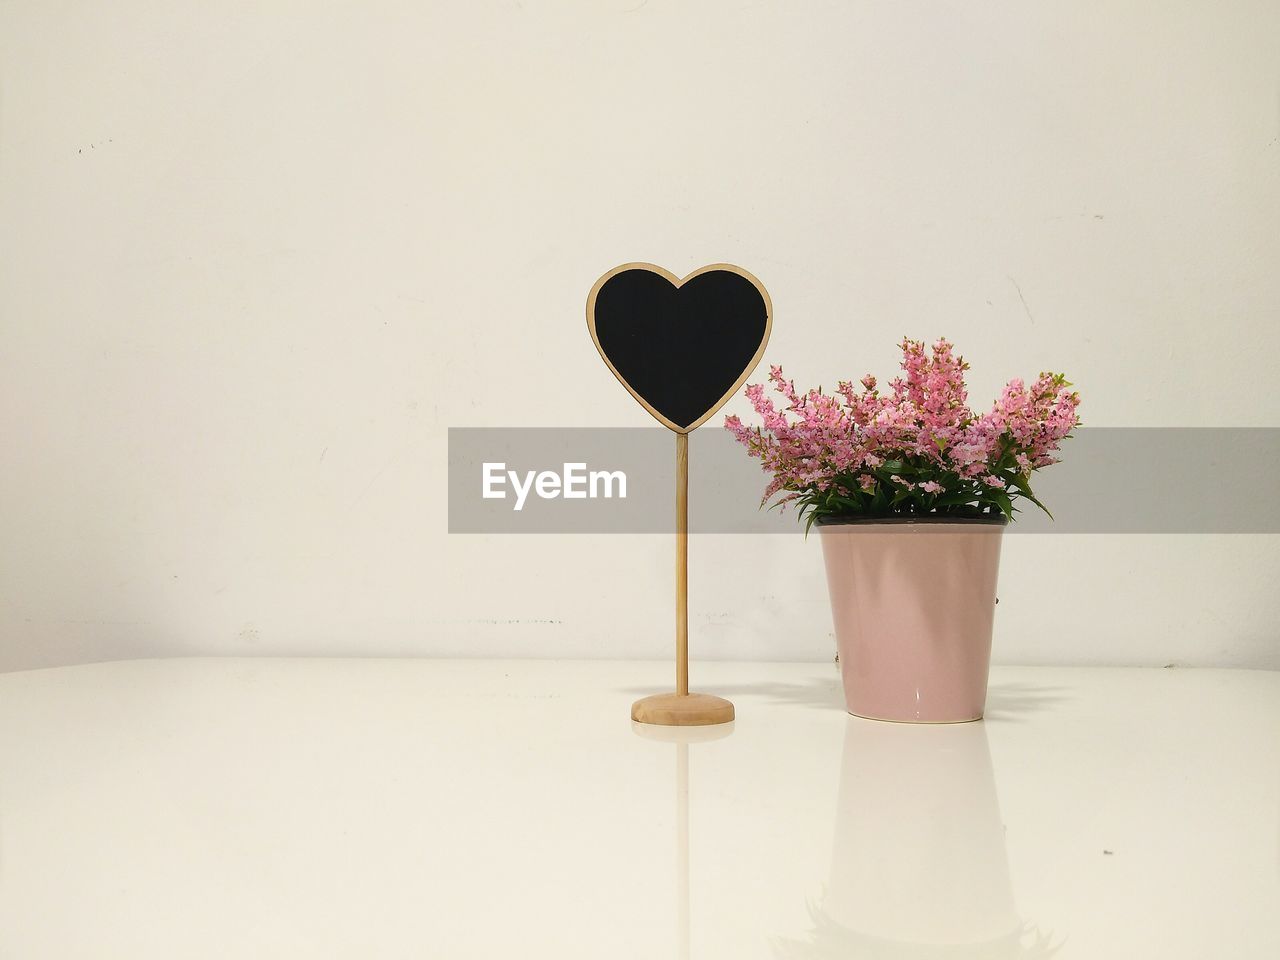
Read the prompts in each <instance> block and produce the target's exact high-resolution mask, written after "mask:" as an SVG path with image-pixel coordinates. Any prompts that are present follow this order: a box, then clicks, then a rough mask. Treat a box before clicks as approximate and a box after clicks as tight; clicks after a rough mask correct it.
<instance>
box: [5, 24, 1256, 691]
mask: <svg viewBox="0 0 1280 960" xmlns="http://www.w3.org/2000/svg"><path fill="white" fill-rule="evenodd" d="M1278 30H1280V5H1277V4H1276V3H1274V2H1272V0H1257V2H1245V0H1229V2H1215V0H1196V2H1189V0H1177V2H1169V3H1163V4H1159V5H1152V4H1149V3H1137V2H1132V0H1122V2H1116V0H1087V2H1071V3H1066V2H1062V3H1036V4H1029V3H1025V2H1023V0H1000V2H987V3H981V4H975V3H970V2H929V3H923V2H915V3H872V2H828V3H812V2H804V3H801V2H794V0H793V2H781V0H776V2H767V3H761V2H754V3H749V2H746V0H738V2H714V3H713V2H699V3H688V2H684V3H680V2H677V0H650V2H647V3H646V2H644V0H595V2H587V0H582V2H576V3H567V2H561V3H540V2H536V0H524V2H516V0H513V2H505V3H498V2H489V0H486V2H467V3H463V2H455V3H443V2H435V3H423V2H404V3H391V2H361V3H356V2H350V3H317V2H300V0H298V2H283V0H266V2H261V0H256V2H241V3H231V2H225V0H224V2H220V3H216V4H201V3H195V2H186V3H165V2H159V0H156V2H141V0H126V2H117V3H112V4H99V3H92V2H87V0H82V2H77V3H62V4H50V3H46V2H43V0H4V2H2V3H0V84H2V86H0V324H2V329H0V334H2V339H0V391H2V394H0V425H2V426H0V429H2V431H3V433H2V439H3V470H2V471H0V543H2V547H0V669H15V668H21V667H25V666H32V665H42V664H52V663H65V662H74V661H78V660H96V659H108V658H114V657H133V656H156V655H189V654H215V653H217V654H375V655H385V654H404V655H450V656H454V655H464V656H466V655H477V656H488V655H493V656H541V657H551V656H627V657H660V656H665V655H666V654H667V652H668V648H669V644H670V636H671V626H670V623H671V613H670V605H671V599H670V597H671V590H670V582H669V577H670V550H671V547H670V543H669V541H668V540H667V539H666V538H658V537H616V538H602V537H590V538H571V537H559V538H558V537H536V538H523V539H522V538H516V537H507V538H502V537H471V538H467V537H450V536H448V535H447V534H446V532H445V502H444V489H445V471H444V457H445V431H446V428H447V427H449V426H467V425H472V426H479V425H503V426H512V425H552V426H560V425H590V426H598V425H638V424H642V423H644V422H645V415H644V414H643V412H642V411H641V410H640V409H639V408H638V407H637V406H636V405H635V404H634V402H633V401H632V400H631V399H630V398H629V397H628V396H627V395H626V393H625V392H624V391H622V390H621V389H620V388H618V387H617V385H616V384H615V383H614V381H613V379H612V378H611V377H610V376H609V375H608V373H607V372H606V371H605V370H604V368H603V366H602V365H601V363H600V361H599V359H598V358H597V356H596V354H595V351H594V349H593V348H592V345H591V342H590V340H589V339H588V337H587V334H586V330H585V328H584V324H583V321H582V308H583V301H584V299H585V296H586V293H587V290H588V288H589V287H590V285H591V283H592V282H593V281H594V280H595V278H596V277H597V276H598V275H599V274H600V273H601V272H603V271H604V270H605V269H607V268H608V267H610V266H612V265H614V264H615V263H618V262H621V261H624V260H629V259H646V260H653V261H657V262H659V263H662V264H664V265H666V266H668V267H669V268H671V269H672V270H674V271H676V272H677V273H684V272H687V271H688V270H691V269H693V268H695V267H697V266H700V265H702V264H704V263H707V262H711V261H717V260H729V261H733V262H737V263H740V264H742V265H744V266H746V267H748V268H749V269H751V270H753V271H754V272H756V273H757V274H758V275H759V276H760V277H761V278H762V279H763V280H764V282H765V283H766V284H767V286H768V287H769V289H770V291H771V293H772V296H773V301H774V304H775V307H776V320H775V325H774V336H773V340H772V342H771V343H770V346H769V349H768V353H767V356H766V362H772V363H777V362H781V363H784V364H785V365H786V367H787V369H788V372H789V373H790V374H792V375H793V376H795V377H796V378H797V379H798V380H800V381H802V382H804V383H818V382H825V383H828V384H829V383H832V382H834V381H835V380H836V379H838V378H840V377H845V376H860V375H861V374H862V373H864V372H866V371H868V370H875V371H877V372H879V373H881V374H887V373H889V372H891V369H892V364H893V362H894V355H895V354H894V349H893V343H894V342H895V341H896V340H897V339H898V338H900V337H901V335H902V334H903V333H910V334H912V335H915V336H920V337H926V338H932V337H935V336H937V335H941V334H945V335H947V336H949V337H951V338H952V339H953V340H955V341H956V342H957V343H958V344H959V345H960V347H961V349H962V352H964V353H965V354H966V355H967V356H968V357H969V359H970V361H971V362H972V364H973V381H972V382H973V386H974V392H975V394H976V395H977V396H978V397H983V396H985V395H988V394H991V393H993V392H994V390H995V389H996V387H997V386H998V384H999V383H1000V382H1002V381H1003V379H1005V378H1007V377H1009V376H1012V375H1015V374H1035V373H1036V372H1038V371H1039V370H1040V369H1042V368H1045V367H1053V368H1061V369H1063V370H1065V371H1066V372H1067V373H1068V374H1069V375H1070V376H1071V378H1072V379H1073V380H1074V381H1075V382H1076V383H1077V384H1078V385H1079V388H1080V390H1081V391H1082V393H1083V395H1084V399H1085V406H1084V408H1083V414H1084V416H1085V418H1086V420H1087V422H1088V423H1091V424H1095V425H1107V426H1157V425H1170V426H1172V425H1182V426H1212V425H1249V426H1271V425H1280V394H1278V393H1277V391H1276V390H1275V389H1274V386H1273V372H1274V369H1275V356H1276V352H1277V348H1280V327H1278V326H1277V323H1276V320H1277V307H1280V271H1277V269H1276V267H1277V263H1280V231H1278V230H1277V226H1278V225H1280V218H1278V216H1277V215H1278V214H1280V68H1277V59H1276V55H1277V47H1276V38H1277V36H1280V32H1278ZM495 271H501V274H502V276H501V278H499V279H495ZM729 409H737V410H739V412H742V404H741V402H740V401H735V404H734V406H732V407H730V408H729ZM1206 481H1207V482H1211V478H1206ZM1259 482H1260V483H1269V484H1275V482H1276V479H1275V478H1274V477H1261V478H1259ZM699 495H705V493H700V492H699V491H694V497H695V504H696V498H697V497H698V496H699ZM1131 495H1133V496H1141V495H1142V491H1140V490H1138V491H1133V492H1132V494H1131ZM1278 560H1280V554H1278V551H1277V538H1274V537H1261V536H1259V537H1235V538H1231V537H1181V538H1179V537H1066V536H1046V537H1029V536H1028V537H1015V538H1010V540H1009V542H1008V543H1007V549H1006V554H1005V565H1004V571H1003V580H1002V586H1001V597H1002V603H1001V607H1000V616H999V624H998V628H997V629H998V636H997V653H996V656H997V658H998V659H1000V660H1002V661H1004V662H1065V663H1085V662H1088V663H1093V662H1104V663H1169V662H1177V663H1182V664H1239V665H1258V666H1270V667H1278V666H1280V654H1278V653H1277V649H1278V645H1277V643H1276V637H1277V629H1278V628H1277V626H1276V624H1277V620H1278V618H1277V614H1278V613H1280V604H1278V602H1277V600H1276V599H1275V591H1274V582H1275V575H1276V572H1277V569H1278V567H1280V564H1278ZM692 563H693V569H692V589H693V594H692V615H693V623H694V640H693V643H694V654H695V656H709V657H749V658H769V659H785V658H794V659H801V658H819V657H821V658H825V657H828V656H830V653H831V640H830V638H829V635H830V626H829V620H828V613H827V609H826V599H825V586H824V584H823V582H822V572H821V560H820V557H819V556H818V547H817V544H816V543H815V542H813V541H810V542H808V543H806V542H804V541H803V540H801V539H800V538H799V537H769V538H759V539H754V538H751V539H747V538H738V539H735V538H731V537H724V538H710V537H709V538H702V539H699V540H698V541H696V542H695V543H694V546H693V558H692Z"/></svg>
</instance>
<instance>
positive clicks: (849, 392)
mask: <svg viewBox="0 0 1280 960" xmlns="http://www.w3.org/2000/svg"><path fill="white" fill-rule="evenodd" d="M900 347H901V350H902V370H903V374H902V375H901V376H899V377H896V378H895V379H894V380H893V381H892V382H890V384H889V389H888V391H887V392H885V393H881V392H880V390H879V389H878V386H877V382H876V378H875V377H873V376H866V377H864V378H863V379H862V381H861V389H860V390H859V389H857V388H855V387H854V385H853V384H852V383H849V382H847V381H842V382H841V383H840V384H839V385H838V386H837V387H836V390H835V392H834V393H824V392H823V391H822V390H821V389H815V390H810V391H808V392H807V393H803V394H801V393H798V392H797V391H796V389H795V384H794V383H793V382H792V381H790V380H787V379H785V378H784V377H783V374H782V368H781V367H776V366H775V367H772V368H771V370H770V373H769V380H770V381H771V383H772V384H773V388H774V390H776V391H777V393H778V394H779V395H780V396H781V399H782V401H783V402H782V404H781V408H779V406H777V405H775V403H774V401H773V400H772V399H770V398H769V397H768V396H766V394H765V388H764V386H763V385H761V384H752V385H750V386H748V387H747V390H746V394H747V398H748V399H749V400H750V402H751V405H752V407H753V408H754V409H755V411H756V413H757V414H758V415H759V416H760V418H761V420H762V421H763V423H762V425H761V426H757V427H748V426H747V425H745V424H744V423H743V422H742V421H741V420H740V419H739V418H738V417H736V416H730V417H727V418H726V419H725V426H726V428H727V429H729V430H730V431H731V432H732V433H733V434H734V436H735V437H737V439H738V440H739V441H740V442H741V443H742V444H743V445H744V446H746V448H747V451H748V453H750V455H751V456H753V457H758V458H759V459H760V460H761V461H762V466H763V468H764V470H765V471H766V472H767V473H769V474H770V475H771V480H770V481H769V484H768V486H767V488H766V489H765V494H764V498H763V500H762V501H761V503H762V505H763V504H766V503H768V502H769V501H771V500H775V498H776V501H775V505H779V504H780V505H783V506H784V507H785V506H786V505H788V504H790V505H792V506H794V507H796V508H797V509H798V512H799V516H800V518H801V519H802V520H804V522H805V523H806V528H805V529H806V531H807V530H808V529H809V528H810V527H811V526H813V525H814V524H816V525H817V527H818V531H819V533H820V535H821V540H822V548H823V556H824V559H825V562H826V569H827V586H828V589H829V592H830V595H831V607H832V615H833V620H834V622H835V631H836V644H837V648H838V651H839V659H840V668H841V675H842V679H843V682H844V692H845V700H846V704H847V706H848V709H849V712H850V713H853V714H857V715H858V716H863V717H869V718H872V719H879V720H900V721H913V722H923V723H954V722H959V721H966V720H977V719H980V718H981V717H982V713H983V708H984V705H985V702H986V690H987V673H988V668H989V665H990V660H991V628H992V623H993V619H994V615H995V603H996V577H997V572H998V569H999V563H1000V543H1001V538H1002V535H1003V533H1004V528H1005V525H1006V524H1007V523H1008V522H1009V520H1011V519H1012V518H1013V515H1014V514H1015V513H1016V512H1017V509H1018V508H1017V506H1016V503H1017V501H1019V500H1027V501H1029V502H1031V503H1034V504H1035V505H1036V506H1038V507H1040V508H1041V509H1045V508H1044V505H1043V504H1041V503H1040V501H1039V500H1038V499H1036V495H1035V493H1034V492H1033V491H1032V489H1031V475H1032V474H1033V473H1034V472H1035V471H1037V470H1040V469H1043V468H1044V467H1047V466H1049V465H1050V464H1053V463H1056V462H1058V460H1057V457H1056V456H1055V454H1056V453H1057V451H1058V448H1059V444H1060V443H1061V442H1062V441H1063V440H1064V439H1066V438H1068V437H1070V435H1071V431H1072V429H1073V428H1074V427H1076V426H1077V425H1078V424H1079V418H1078V417H1077V415H1076V408H1077V406H1078V405H1079V403H1080V398H1079V395H1078V394H1076V393H1074V392H1073V391H1072V390H1071V389H1070V388H1071V384H1070V383H1068V382H1067V380H1066V378H1065V377H1063V376H1062V375H1061V374H1056V373H1042V374H1041V375H1040V376H1039V378H1038V379H1036V381H1035V382H1034V383H1032V384H1030V385H1027V384H1025V383H1024V382H1023V381H1022V380H1012V381H1010V382H1009V384H1008V386H1006V387H1005V388H1004V390H1003V391H1002V392H1001V394H1000V397H999V399H997V400H996V402H995V404H994V405H993V406H992V407H991V409H990V410H989V411H987V412H986V413H975V412H974V411H973V410H971V409H970V408H969V406H968V393H967V390H966V388H965V382H964V373H965V371H966V370H967V369H968V364H966V363H965V362H964V359H963V358H962V357H959V356H957V355H956V354H955V353H954V351H953V347H952V345H951V344H950V343H949V342H947V341H946V340H939V341H937V342H936V343H935V344H933V346H932V348H931V349H929V350H926V348H925V345H924V343H922V342H920V341H916V340H909V339H904V340H903V341H902V343H901V344H900ZM1045 512H1046V513H1048V510H1045Z"/></svg>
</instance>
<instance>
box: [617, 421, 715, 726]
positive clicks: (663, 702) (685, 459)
mask: <svg viewBox="0 0 1280 960" xmlns="http://www.w3.org/2000/svg"><path fill="white" fill-rule="evenodd" d="M631 719H632V720H637V721H639V722H640V723H657V724H662V725H663V726H669V727H692V726H703V725H705V724H711V723H728V722H729V721H730V720H732V719H733V704H732V703H730V702H729V701H728V700H723V699H721V698H720V697H713V696H711V695H710V694H708V693H690V692H689V435H688V434H687V433H677V434H676V692H675V693H659V694H656V695H654V696H652V697H645V698H644V699H643V700H637V701H636V702H635V703H633V704H632V705H631Z"/></svg>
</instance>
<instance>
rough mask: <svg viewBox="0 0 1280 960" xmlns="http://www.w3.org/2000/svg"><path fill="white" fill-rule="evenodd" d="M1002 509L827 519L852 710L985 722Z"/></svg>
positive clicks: (826, 548)
mask: <svg viewBox="0 0 1280 960" xmlns="http://www.w3.org/2000/svg"><path fill="white" fill-rule="evenodd" d="M1004 528H1005V521H1004V519H1003V518H1001V517H996V518H985V517H984V518H980V519H952V518H942V517H910V518H901V519H899V518H888V519H879V520H855V521H846V522H840V521H836V522H831V523H819V524H818V530H819V531H820V532H821V536H822V554H823V557H824V558H825V560H826V564H827V587H828V589H829V590H830V593H831V611H832V617H833V619H834V621H835V628H836V645H837V648H838V649H839V651H840V672H841V676H842V678H843V680H844V696H845V704H846V706H847V707H848V709H849V712H850V713H852V714H856V715H857V716H860V717H868V718H870V719H873V720H900V721H906V722H912V723H959V722H962V721H965V720H979V719H981V717H982V712H983V709H984V707H985V705H986V699H987V673H988V670H989V668H990V664H991V627H992V622H993V620H994V617H995V604H996V576H997V573H998V572H999V568H1000V542H1001V539H1002V537H1003V534H1004Z"/></svg>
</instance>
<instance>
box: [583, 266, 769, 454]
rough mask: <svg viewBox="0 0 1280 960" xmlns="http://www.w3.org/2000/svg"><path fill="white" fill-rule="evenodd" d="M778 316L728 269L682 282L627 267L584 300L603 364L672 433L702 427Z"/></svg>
mask: <svg viewBox="0 0 1280 960" xmlns="http://www.w3.org/2000/svg"><path fill="white" fill-rule="evenodd" d="M772 314H773V309H772V305H771V304H770V302H769V294H768V293H767V292H766V291H765V289H764V287H763V286H761V284H760V281H759V280H757V279H756V278H755V277H753V276H752V275H751V274H749V273H747V271H745V270H743V269H742V268H741V267H735V266H732V265H731V264H727V263H716V264H712V265H711V266H708V267H703V268H702V269H701V270H696V271H694V272H693V273H691V274H689V275H688V276H687V277H685V278H684V279H683V280H682V279H680V278H679V277H677V276H675V274H673V273H670V272H669V271H667V270H664V269H662V267H658V266H654V265H653V264H651V263H626V264H623V265H622V266H620V267H615V268H614V269H612V270H610V271H609V272H608V273H606V274H605V275H604V276H603V277H601V278H600V279H599V280H597V281H596V284H595V286H594V287H592V288H591V295H590V296H589V297H588V298H587V326H588V327H589V328H590V329H591V339H592V340H594V341H595V344H596V349H597V350H599V351H600V356H602V357H603V358H604V362H605V363H607V364H608V365H609V369H610V370H612V371H613V373H614V376H616V377H617V378H618V379H619V380H620V381H622V385H623V386H624V387H626V388H627V390H628V391H630V393H631V395H632V396H633V397H635V398H636V399H637V400H639V401H640V403H641V405H642V406H643V407H644V408H645V409H646V410H648V411H649V412H650V413H651V414H653V415H654V417H656V418H657V419H658V420H659V421H660V422H661V423H662V424H664V425H665V426H667V427H669V428H671V429H672V430H674V431H676V433H689V432H690V431H691V430H693V429H694V428H696V427H698V426H700V425H701V424H702V423H704V422H705V421H706V420H707V419H708V418H709V417H710V416H711V415H712V414H713V413H715V412H716V411H717V410H719V409H720V407H721V406H723V405H724V403H725V401H727V400H728V399H729V398H730V397H731V396H733V395H734V394H735V393H736V392H737V391H738V388H739V387H741V386H742V384H743V383H744V382H745V381H746V379H747V377H749V376H750V375H751V371H752V370H754V369H755V366H756V364H757V363H759V362H760V357H761V356H763V354H764V348H765V344H766V343H768V341H769V329H770V326H771V325H772V323H773V317H772Z"/></svg>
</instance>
